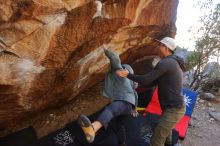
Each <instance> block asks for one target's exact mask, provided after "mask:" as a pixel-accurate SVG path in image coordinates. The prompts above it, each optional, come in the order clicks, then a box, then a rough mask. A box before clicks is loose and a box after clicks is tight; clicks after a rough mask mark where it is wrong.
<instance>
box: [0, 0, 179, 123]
mask: <svg viewBox="0 0 220 146" xmlns="http://www.w3.org/2000/svg"><path fill="white" fill-rule="evenodd" d="M177 5H178V0H167V1H164V0H157V1H155V0H101V1H94V0H3V1H1V2H0V72H1V76H0V125H1V127H3V126H5V125H7V122H8V121H11V120H13V119H19V118H21V117H24V116H27V115H30V114H31V113H36V112H39V111H41V110H44V109H46V108H49V107H53V106H57V105H61V104H64V103H66V102H68V101H70V100H74V99H75V97H76V95H77V94H79V93H81V92H82V91H83V90H85V89H87V88H88V87H91V86H93V85H94V84H96V83H98V82H100V81H102V80H103V77H104V74H105V73H106V71H107V68H108V64H109V61H108V60H107V58H106V57H105V55H104V53H103V50H102V48H101V46H102V45H103V44H107V45H109V46H110V47H111V49H112V50H114V51H116V52H117V53H118V54H119V55H120V57H121V59H122V62H123V63H132V62H133V61H135V60H137V59H139V58H142V57H144V56H150V55H154V54H156V48H155V41H154V40H153V39H154V38H157V39H160V38H162V37H164V36H171V37H174V36H175V32H176V28H175V21H176V9H177Z"/></svg>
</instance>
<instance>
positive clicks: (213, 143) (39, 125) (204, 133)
mask: <svg viewBox="0 0 220 146" xmlns="http://www.w3.org/2000/svg"><path fill="white" fill-rule="evenodd" d="M101 86H102V85H101V84H99V85H97V86H95V87H93V88H90V89H88V90H86V91H85V92H84V93H82V94H80V95H79V98H78V100H77V101H74V102H70V103H69V104H67V105H65V106H62V107H59V108H56V109H51V110H48V111H45V112H43V113H41V114H40V115H36V116H33V117H29V118H27V119H23V120H22V121H16V122H13V123H11V129H9V130H8V131H4V132H1V133H0V134H1V135H5V134H7V133H11V132H13V131H15V129H22V128H23V127H27V126H30V125H32V126H33V127H34V128H35V129H36V131H37V135H38V137H42V136H45V135H47V134H49V133H51V132H53V131H55V130H57V129H60V128H62V127H64V126H65V125H66V124H67V123H69V122H70V121H73V120H75V119H76V118H77V116H78V115H79V114H82V113H83V114H86V115H89V114H92V113H94V112H96V111H97V110H99V109H101V108H102V107H104V106H105V105H106V104H107V103H108V102H109V101H108V100H106V99H104V98H103V97H102V95H101ZM209 111H219V112H220V103H209V102H207V101H203V102H198V103H197V104H196V107H195V109H194V112H193V115H192V118H191V121H190V125H189V128H188V131H187V135H186V138H185V139H184V140H180V143H181V145H182V146H220V121H217V120H215V119H213V118H211V117H210V116H209V113H208V112H209Z"/></svg>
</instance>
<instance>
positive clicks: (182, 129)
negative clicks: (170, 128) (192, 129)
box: [175, 115, 190, 138]
mask: <svg viewBox="0 0 220 146" xmlns="http://www.w3.org/2000/svg"><path fill="white" fill-rule="evenodd" d="M189 121H190V117H189V116H187V115H184V116H183V118H182V119H181V120H180V122H179V123H177V124H176V126H175V129H176V130H177V131H178V132H179V137H180V138H184V137H185V136H186V131H187V128H188V125H189Z"/></svg>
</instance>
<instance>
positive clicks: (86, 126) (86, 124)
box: [78, 115, 95, 143]
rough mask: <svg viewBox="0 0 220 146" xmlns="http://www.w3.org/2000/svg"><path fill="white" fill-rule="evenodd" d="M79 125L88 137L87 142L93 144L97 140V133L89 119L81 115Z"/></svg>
mask: <svg viewBox="0 0 220 146" xmlns="http://www.w3.org/2000/svg"><path fill="white" fill-rule="evenodd" d="M78 123H79V125H80V127H81V128H82V130H83V132H84V134H85V136H86V140H87V142H88V143H92V142H93V141H94V140H95V131H94V128H93V126H92V123H91V121H90V120H89V118H88V117H86V116H85V115H80V116H79V117H78Z"/></svg>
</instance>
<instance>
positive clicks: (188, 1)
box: [175, 0, 201, 50]
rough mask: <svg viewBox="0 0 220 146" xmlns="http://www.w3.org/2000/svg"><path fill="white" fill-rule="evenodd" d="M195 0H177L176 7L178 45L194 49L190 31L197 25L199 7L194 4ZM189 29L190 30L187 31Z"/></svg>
mask: <svg viewBox="0 0 220 146" xmlns="http://www.w3.org/2000/svg"><path fill="white" fill-rule="evenodd" d="M196 2H197V0H179V5H178V9H177V21H176V26H177V35H176V38H175V39H176V41H177V44H178V46H180V47H183V48H188V49H189V50H194V45H195V43H194V40H193V34H192V31H193V30H196V29H197V28H198V26H199V24H200V23H199V22H198V21H199V17H200V16H201V14H200V9H199V8H198V7H195V6H196ZM189 29H191V30H192V31H191V32H189Z"/></svg>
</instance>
